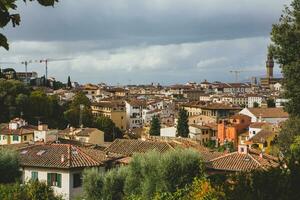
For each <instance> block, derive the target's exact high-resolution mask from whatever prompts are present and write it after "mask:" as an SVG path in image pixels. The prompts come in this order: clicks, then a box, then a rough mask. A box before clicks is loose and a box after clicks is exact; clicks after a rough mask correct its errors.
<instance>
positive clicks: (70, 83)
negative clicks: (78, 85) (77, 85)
mask: <svg viewBox="0 0 300 200" xmlns="http://www.w3.org/2000/svg"><path fill="white" fill-rule="evenodd" d="M67 87H68V88H72V82H71V78H70V76H68V83H67Z"/></svg>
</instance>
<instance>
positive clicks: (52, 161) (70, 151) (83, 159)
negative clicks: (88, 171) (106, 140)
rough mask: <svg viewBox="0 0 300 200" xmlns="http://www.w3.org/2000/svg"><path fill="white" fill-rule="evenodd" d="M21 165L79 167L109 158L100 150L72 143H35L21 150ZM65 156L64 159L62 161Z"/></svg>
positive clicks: (95, 164)
mask: <svg viewBox="0 0 300 200" xmlns="http://www.w3.org/2000/svg"><path fill="white" fill-rule="evenodd" d="M19 152H20V163H21V166H30V167H43V168H79V167H93V166H101V165H103V164H104V162H105V161H107V160H109V158H108V157H107V155H106V153H105V152H103V151H100V150H93V149H87V148H83V147H77V146H74V145H70V144H43V145H33V146H30V147H28V148H23V149H21V150H19ZM62 157H63V161H62Z"/></svg>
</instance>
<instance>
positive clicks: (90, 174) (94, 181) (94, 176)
mask: <svg viewBox="0 0 300 200" xmlns="http://www.w3.org/2000/svg"><path fill="white" fill-rule="evenodd" d="M103 187H104V174H103V172H100V171H99V170H98V169H96V168H94V169H89V170H86V171H85V172H84V173H83V191H84V193H83V196H84V198H86V199H87V200H98V199H102V197H103V195H104V194H103V192H102V190H103ZM82 199H83V198H82Z"/></svg>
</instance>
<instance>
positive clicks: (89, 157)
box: [74, 146, 102, 164]
mask: <svg viewBox="0 0 300 200" xmlns="http://www.w3.org/2000/svg"><path fill="white" fill-rule="evenodd" d="M74 147H75V148H76V150H77V151H80V152H81V153H82V154H84V155H85V156H86V157H88V159H90V160H92V161H93V162H96V163H98V164H102V163H100V162H98V161H97V160H95V159H94V158H92V157H91V156H90V155H89V154H87V153H85V152H84V151H82V150H81V148H84V147H77V146H74Z"/></svg>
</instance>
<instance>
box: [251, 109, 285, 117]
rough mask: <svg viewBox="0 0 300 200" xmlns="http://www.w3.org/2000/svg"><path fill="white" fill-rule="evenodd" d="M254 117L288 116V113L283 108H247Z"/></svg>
mask: <svg viewBox="0 0 300 200" xmlns="http://www.w3.org/2000/svg"><path fill="white" fill-rule="evenodd" d="M248 110H249V111H250V112H251V113H252V114H254V115H255V116H256V117H260V116H261V117H263V118H288V117H289V114H288V113H287V112H285V111H284V110H283V108H248Z"/></svg>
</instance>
